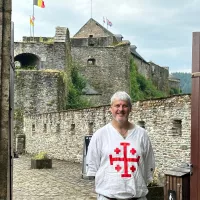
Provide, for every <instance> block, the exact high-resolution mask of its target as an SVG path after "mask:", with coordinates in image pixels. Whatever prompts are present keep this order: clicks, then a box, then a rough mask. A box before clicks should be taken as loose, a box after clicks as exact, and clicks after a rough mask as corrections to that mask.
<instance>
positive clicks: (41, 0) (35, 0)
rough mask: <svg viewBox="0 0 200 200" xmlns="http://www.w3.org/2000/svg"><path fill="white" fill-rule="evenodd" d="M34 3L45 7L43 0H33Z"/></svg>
mask: <svg viewBox="0 0 200 200" xmlns="http://www.w3.org/2000/svg"><path fill="white" fill-rule="evenodd" d="M33 5H35V6H39V7H40V8H45V5H44V1H43V0H33Z"/></svg>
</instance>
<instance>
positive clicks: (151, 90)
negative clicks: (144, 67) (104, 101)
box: [130, 58, 167, 101]
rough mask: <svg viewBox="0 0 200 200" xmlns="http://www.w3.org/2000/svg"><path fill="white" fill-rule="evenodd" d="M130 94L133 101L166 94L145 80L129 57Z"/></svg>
mask: <svg viewBox="0 0 200 200" xmlns="http://www.w3.org/2000/svg"><path fill="white" fill-rule="evenodd" d="M130 96H131V98H132V100H133V101H138V100H145V99H151V98H159V97H166V96H167V95H166V94H165V93H164V92H162V91H159V90H157V88H156V87H155V86H154V85H153V83H152V81H151V80H147V79H146V78H145V77H144V76H143V75H141V74H139V73H138V69H137V65H136V64H135V63H134V60H133V58H131V59H130Z"/></svg>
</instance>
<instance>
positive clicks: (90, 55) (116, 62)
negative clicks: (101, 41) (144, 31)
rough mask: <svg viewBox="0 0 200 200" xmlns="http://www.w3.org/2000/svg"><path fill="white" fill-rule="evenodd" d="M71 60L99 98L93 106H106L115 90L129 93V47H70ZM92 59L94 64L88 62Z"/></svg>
mask: <svg viewBox="0 0 200 200" xmlns="http://www.w3.org/2000/svg"><path fill="white" fill-rule="evenodd" d="M71 52H72V58H73V60H74V61H75V63H77V64H78V66H79V69H80V71H81V74H82V75H83V76H84V77H85V78H86V79H87V80H88V83H89V84H90V85H91V86H92V87H93V88H94V89H95V90H96V91H97V92H98V93H99V94H101V97H100V98H98V99H96V102H94V103H95V105H102V104H108V102H109V101H110V97H111V95H112V94H113V93H114V92H115V91H117V90H124V91H127V92H129V87H130V86H129V71H130V46H129V45H121V46H116V47H72V51H71ZM88 59H94V60H95V61H94V63H90V62H88Z"/></svg>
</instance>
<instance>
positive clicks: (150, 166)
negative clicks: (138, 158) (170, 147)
mask: <svg viewBox="0 0 200 200" xmlns="http://www.w3.org/2000/svg"><path fill="white" fill-rule="evenodd" d="M144 148H145V157H144V166H145V172H146V183H147V185H148V184H149V183H150V182H152V181H153V173H154V171H155V157H154V152H153V148H152V145H151V141H150V139H149V137H148V134H147V132H146V134H145V138H144Z"/></svg>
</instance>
